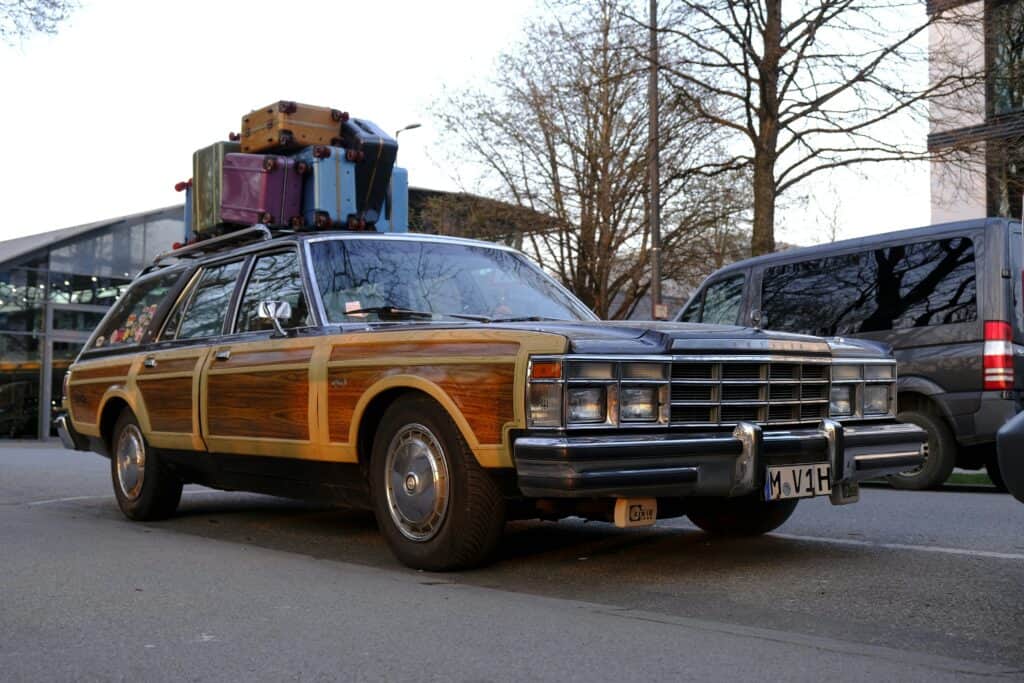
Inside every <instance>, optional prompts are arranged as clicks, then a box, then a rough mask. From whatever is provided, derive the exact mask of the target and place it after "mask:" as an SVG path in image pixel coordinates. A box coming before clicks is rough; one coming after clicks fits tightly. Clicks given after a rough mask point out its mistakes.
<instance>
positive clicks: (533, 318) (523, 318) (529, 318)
mask: <svg viewBox="0 0 1024 683" xmlns="http://www.w3.org/2000/svg"><path fill="white" fill-rule="evenodd" d="M541 320H559V318H549V317H548V316H546V315H520V316H516V317H513V318H491V319H490V320H488V322H492V323H525V322H539V321H541Z"/></svg>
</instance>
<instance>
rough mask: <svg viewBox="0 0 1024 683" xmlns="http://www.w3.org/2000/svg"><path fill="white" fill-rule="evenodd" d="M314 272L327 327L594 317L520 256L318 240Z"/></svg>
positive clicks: (403, 243)
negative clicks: (397, 319) (410, 317)
mask: <svg viewBox="0 0 1024 683" xmlns="http://www.w3.org/2000/svg"><path fill="white" fill-rule="evenodd" d="M310 248H311V253H312V264H313V273H314V276H315V278H316V284H317V287H318V289H319V291H320V297H321V299H322V302H323V306H324V311H325V313H326V315H327V320H328V322H331V323H342V322H367V321H376V320H381V319H385V318H386V319H393V317H392V316H389V315H388V312H389V311H390V312H391V313H394V312H395V311H398V312H403V311H404V312H408V313H416V314H419V316H418V317H420V318H427V319H431V318H434V317H436V318H437V319H446V318H448V319H453V318H454V319H458V318H459V317H460V316H461V317H469V318H473V317H479V318H481V319H487V320H496V321H500V320H503V319H524V318H544V319H552V320H595V319H596V318H595V316H594V314H593V313H591V312H590V311H589V310H588V309H587V308H586V306H584V305H583V304H582V303H581V302H580V301H578V300H577V299H576V298H575V297H573V296H572V295H571V294H569V293H568V292H566V291H565V290H564V289H562V288H561V287H559V286H558V285H557V284H556V283H555V282H554V281H553V280H552V279H551V278H549V277H548V276H547V275H545V274H544V273H543V272H542V271H541V270H540V268H538V267H537V266H535V265H534V264H533V263H531V262H530V261H529V260H528V259H526V258H525V257H524V256H522V255H521V254H518V253H516V252H513V251H507V250H505V249H496V248H491V247H487V246H482V245H481V246H476V245H467V244H458V243H447V242H440V241H431V240H422V241H421V240H400V239H379V240H378V239H348V240H344V239H338V240H325V241H319V242H313V243H312V244H311V245H310Z"/></svg>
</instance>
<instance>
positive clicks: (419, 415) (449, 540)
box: [370, 396, 505, 571]
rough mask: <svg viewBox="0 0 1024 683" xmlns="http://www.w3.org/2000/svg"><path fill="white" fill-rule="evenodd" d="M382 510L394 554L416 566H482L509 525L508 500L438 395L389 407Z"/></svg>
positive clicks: (380, 474)
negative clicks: (441, 404)
mask: <svg viewBox="0 0 1024 683" xmlns="http://www.w3.org/2000/svg"><path fill="white" fill-rule="evenodd" d="M370 476H371V488H372V491H373V506H374V514H375V516H376V518H377V524H378V526H379V527H380V530H381V533H383V534H384V538H385V539H386V540H387V542H388V545H389V546H390V547H391V550H392V552H394V553H395V555H396V556H397V557H398V559H399V560H400V561H401V562H403V563H404V564H406V565H408V566H410V567H412V568H414V569H427V570H432V571H446V570H451V569H462V568H466V567H471V566H474V565H478V564H481V563H482V562H484V561H485V560H486V559H487V558H488V557H489V556H490V554H491V552H492V551H493V550H494V548H495V546H496V545H497V543H498V539H499V538H500V536H501V532H502V529H503V527H504V523H505V501H504V498H503V497H502V495H501V492H500V491H499V490H498V488H497V486H496V485H495V483H494V481H493V480H492V479H491V477H490V476H489V475H488V474H487V472H486V471H484V469H483V468H482V467H480V465H479V464H478V463H477V462H476V458H475V457H474V456H473V453H472V452H471V451H470V450H469V447H468V446H467V445H466V443H465V441H464V440H463V438H462V435H461V434H460V433H459V430H458V428H457V427H456V426H455V423H454V422H453V421H452V419H451V417H449V416H448V414H447V413H446V412H445V411H444V410H443V409H442V408H441V406H439V405H438V404H437V403H435V402H434V401H433V400H431V399H430V398H427V397H425V396H422V397H421V396H407V397H403V398H400V399H398V400H397V401H395V402H394V403H392V404H391V406H390V407H389V408H388V409H387V411H386V412H385V413H384V417H383V418H382V419H381V423H380V426H379V427H378V429H377V433H376V435H375V436H374V441H373V454H372V457H371V460H370Z"/></svg>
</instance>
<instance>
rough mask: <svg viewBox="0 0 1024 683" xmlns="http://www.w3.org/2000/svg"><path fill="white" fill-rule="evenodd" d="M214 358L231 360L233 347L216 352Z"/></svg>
mask: <svg viewBox="0 0 1024 683" xmlns="http://www.w3.org/2000/svg"><path fill="white" fill-rule="evenodd" d="M214 358H215V359H216V360H230V358H231V349H221V350H220V351H218V352H217V353H216V355H214Z"/></svg>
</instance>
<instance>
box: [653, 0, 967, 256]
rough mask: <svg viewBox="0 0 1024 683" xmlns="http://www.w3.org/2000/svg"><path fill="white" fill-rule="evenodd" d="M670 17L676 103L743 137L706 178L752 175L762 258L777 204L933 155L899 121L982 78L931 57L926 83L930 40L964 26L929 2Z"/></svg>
mask: <svg viewBox="0 0 1024 683" xmlns="http://www.w3.org/2000/svg"><path fill="white" fill-rule="evenodd" d="M667 15H668V16H666V18H665V19H664V20H663V21H662V26H663V28H662V29H661V30H662V34H663V36H664V41H665V45H664V46H663V48H662V50H661V55H662V64H661V68H662V70H663V73H664V74H665V75H666V77H667V79H668V80H669V81H670V82H671V83H672V84H673V85H674V86H675V88H674V93H673V96H674V97H675V99H676V100H677V101H678V102H679V103H681V104H682V105H683V106H685V107H686V108H688V109H689V110H691V111H693V112H694V113H695V114H697V115H699V116H700V117H701V118H702V119H703V120H705V121H707V122H709V123H713V124H715V125H717V126H719V127H720V128H722V129H723V130H727V131H730V132H732V133H733V134H734V139H735V144H734V147H733V150H734V154H732V155H731V156H730V158H729V159H727V160H725V161H724V162H720V161H717V160H710V161H708V162H706V163H705V165H704V171H705V172H707V173H710V174H714V173H719V172H723V171H728V172H734V171H735V170H737V169H742V170H748V171H749V172H750V174H751V178H752V182H753V186H752V191H753V205H754V215H753V235H752V240H751V251H752V253H753V254H754V255H758V254H763V253H768V252H771V251H773V250H774V248H775V208H776V203H777V200H778V198H779V197H780V196H781V195H783V194H784V193H785V192H787V191H790V190H792V188H794V187H795V186H797V185H799V184H800V183H802V182H803V181H805V180H806V179H808V178H809V177H811V176H812V175H814V174H817V173H821V172H823V171H828V170H830V169H835V168H839V167H843V166H850V165H853V164H862V163H867V162H882V161H892V160H909V159H924V158H929V157H933V156H934V153H930V152H929V151H928V150H927V147H926V146H925V144H924V143H925V140H924V136H923V135H920V134H917V135H913V134H911V135H907V134H905V132H904V131H903V130H901V125H905V124H906V123H907V122H908V120H909V119H910V118H911V117H924V116H926V115H927V104H928V103H929V101H930V100H931V99H932V98H935V97H944V98H947V101H950V102H955V101H956V100H957V97H956V95H957V93H959V92H963V91H966V90H969V89H970V88H972V87H973V86H975V85H976V84H977V83H978V82H979V81H980V80H981V79H983V74H982V73H981V72H980V71H978V70H972V69H971V67H970V66H969V65H968V63H967V62H966V61H961V60H959V59H957V58H955V57H954V56H953V55H946V56H944V57H943V59H941V60H939V59H936V55H934V54H933V60H932V63H931V74H930V76H931V77H930V78H928V77H927V74H928V73H929V72H928V51H927V46H926V45H925V41H924V38H925V37H926V36H927V35H928V31H929V29H930V27H932V26H938V25H941V24H942V23H943V22H948V21H956V20H957V19H956V17H955V12H952V11H945V10H940V11H936V12H934V13H926V12H925V3H924V2H923V1H914V0H799V1H797V0H793V1H792V2H787V3H785V7H783V3H782V0H761V1H758V2H754V1H751V0H740V1H737V0H699V1H698V0H693V1H691V0H673V1H672V2H671V4H670V5H669V8H668V11H667ZM637 21H638V23H639V22H640V21H641V20H640V19H637ZM940 65H941V68H940ZM916 74H920V77H917V76H916ZM883 124H884V125H883Z"/></svg>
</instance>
